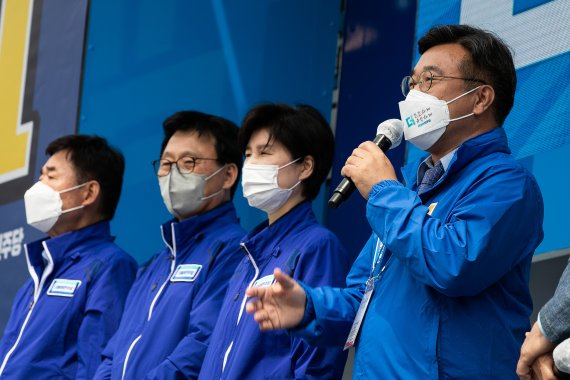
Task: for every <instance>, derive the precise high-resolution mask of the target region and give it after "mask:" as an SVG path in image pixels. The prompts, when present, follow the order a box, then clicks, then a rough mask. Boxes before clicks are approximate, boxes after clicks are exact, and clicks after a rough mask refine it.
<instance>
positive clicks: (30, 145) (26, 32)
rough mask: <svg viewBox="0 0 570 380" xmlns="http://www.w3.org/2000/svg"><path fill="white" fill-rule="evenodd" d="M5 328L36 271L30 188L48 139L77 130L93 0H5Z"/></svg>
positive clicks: (0, 84)
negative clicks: (28, 255)
mask: <svg viewBox="0 0 570 380" xmlns="http://www.w3.org/2000/svg"><path fill="white" fill-rule="evenodd" d="M0 5H1V8H0V26H1V28H0V89H1V90H0V152H1V153H0V154H1V159H0V332H3V331H4V326H5V324H6V321H7V318H8V315H9V313H10V308H11V305H12V299H13V298H14V296H15V294H16V291H17V289H19V288H20V286H22V284H23V283H24V281H25V280H26V279H28V278H29V274H28V271H27V267H26V260H25V255H24V252H23V247H22V243H24V242H30V241H33V240H35V239H38V238H41V237H42V236H43V235H42V234H41V233H40V232H39V231H37V230H34V229H33V228H31V227H28V226H27V224H26V217H25V211H24V204H23V200H22V199H23V195H24V192H25V191H26V190H27V189H28V188H29V187H30V186H31V185H32V184H33V183H34V181H37V179H38V177H39V171H40V169H41V166H42V165H43V163H44V162H45V160H46V156H45V154H44V151H45V149H46V146H47V144H48V143H49V142H50V141H51V140H53V139H55V138H56V137H59V136H62V135H65V134H71V133H75V132H76V120H77V109H78V104H79V90H80V82H81V64H82V55H83V42H84V35H85V22H86V15H87V0H77V1H67V0H49V1H48V0H3V1H1V2H0Z"/></svg>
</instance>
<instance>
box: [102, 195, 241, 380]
mask: <svg viewBox="0 0 570 380" xmlns="http://www.w3.org/2000/svg"><path fill="white" fill-rule="evenodd" d="M161 230H162V236H163V239H164V242H165V244H166V247H165V248H164V249H163V250H162V251H160V252H159V253H158V254H157V255H155V256H154V257H153V258H152V259H151V260H150V261H149V262H148V263H147V264H146V265H145V266H143V267H142V268H141V269H140V270H139V273H138V275H137V279H136V281H135V283H134V284H133V287H132V289H131V292H130V293H129V297H128V299H127V303H126V305H125V312H124V314H123V319H122V321H121V325H120V327H119V329H118V330H117V333H116V334H115V336H114V337H113V339H112V340H111V342H110V343H109V345H108V346H107V347H106V349H105V351H104V352H103V355H104V357H105V360H104V362H103V363H102V364H101V366H100V367H99V369H98V371H97V375H96V376H95V378H96V379H108V378H112V379H121V378H123V370H124V369H125V376H124V378H125V379H135V380H140V379H144V378H148V379H178V378H184V379H185V378H190V379H192V378H197V377H198V371H199V370H200V366H201V364H202V359H203V358H204V354H205V353H206V348H207V345H208V341H209V338H210V334H211V331H212V329H213V327H214V324H215V323H216V319H217V316H218V313H219V310H220V306H221V303H222V300H223V297H224V294H225V291H226V288H227V284H228V279H229V278H230V277H231V275H232V273H233V272H234V269H235V267H236V265H237V263H238V262H239V260H240V259H241V258H243V253H241V251H240V249H239V241H240V239H241V238H242V237H243V236H244V235H245V231H244V230H243V229H242V228H241V226H240V225H239V222H238V219H237V216H236V213H235V209H234V206H233V204H232V203H231V202H227V203H224V204H222V205H221V206H219V207H217V208H215V209H213V210H210V211H208V212H206V213H203V214H200V215H196V216H194V217H192V218H190V219H187V220H184V221H182V222H176V221H169V222H167V223H165V224H163V225H162V226H161ZM127 357H128V360H127Z"/></svg>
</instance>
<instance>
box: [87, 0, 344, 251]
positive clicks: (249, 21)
mask: <svg viewBox="0 0 570 380" xmlns="http://www.w3.org/2000/svg"><path fill="white" fill-rule="evenodd" d="M341 21H342V18H341V3H340V1H330V0H286V1H284V0H271V1H266V0H246V1H239V2H235V1H221V0H212V1H201V2H198V1H186V0H170V1H162V2H160V5H159V3H157V2H156V1H150V0H137V1H134V0H132V1H121V2H116V1H110V0H107V1H100V0H99V1H93V2H91V6H90V11H89V30H88V33H87V41H86V56H85V69H84V81H83V97H82V102H81V110H80V119H79V132H81V133H97V134H101V135H103V136H105V137H107V138H108V139H109V141H110V142H111V143H112V144H114V145H116V146H118V147H119V148H120V149H121V150H122V151H123V153H124V154H125V157H126V161H127V167H126V173H125V182H124V187H123V195H122V197H121V202H120V204H119V208H118V210H117V214H116V217H115V220H114V222H113V224H112V228H113V232H114V233H115V234H116V235H117V242H118V243H119V244H120V245H121V246H123V247H124V248H125V249H126V250H127V251H128V252H129V253H131V254H132V255H133V256H134V257H135V258H136V259H137V260H138V261H139V262H142V261H145V260H146V259H147V258H148V257H150V255H151V254H153V253H154V252H156V251H157V250H158V249H160V248H161V245H162V242H161V239H160V233H159V229H158V226H159V224H160V223H163V222H164V221H166V220H167V219H168V218H170V216H169V214H168V212H167V211H166V209H165V207H164V204H163V202H162V198H161V197H160V192H159V188H158V181H157V179H156V176H155V175H154V173H153V171H152V168H151V164H150V163H151V161H152V160H154V159H157V158H159V153H160V144H161V142H162V121H163V120H164V119H165V118H166V117H167V116H169V115H170V114H172V113H174V112H176V111H178V110H182V109H196V110H200V111H204V112H208V113H213V114H216V115H220V116H223V117H226V118H228V119H230V120H233V121H235V122H236V123H238V124H239V123H240V121H241V119H242V118H243V116H244V115H245V113H246V111H247V110H248V109H249V108H250V107H252V106H254V105H255V104H257V103H259V102H265V101H271V102H286V103H308V104H311V105H313V106H315V107H316V108H317V109H319V110H320V111H321V112H322V113H323V115H324V116H325V117H326V118H327V119H328V118H329V117H330V114H331V102H332V89H333V87H334V84H335V78H334V75H335V62H336V45H337V34H338V31H339V28H340V27H341ZM235 204H236V206H237V210H238V215H239V216H240V217H241V221H242V224H243V225H244V227H245V228H246V229H250V228H251V227H253V226H255V225H256V224H257V223H259V222H260V221H261V220H262V219H263V218H264V214H263V213H261V212H258V211H257V210H253V209H251V208H250V207H249V206H247V202H246V201H245V199H244V198H243V197H242V193H241V187H240V188H239V190H238V192H237V193H236V195H235ZM323 205H324V198H323V197H321V198H320V199H319V200H318V201H317V202H315V208H316V211H317V213H318V214H319V215H320V216H321V220H322V215H323V211H322V210H323Z"/></svg>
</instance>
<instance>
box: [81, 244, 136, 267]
mask: <svg viewBox="0 0 570 380" xmlns="http://www.w3.org/2000/svg"><path fill="white" fill-rule="evenodd" d="M88 255H90V256H92V258H93V260H95V261H100V262H102V263H103V264H105V265H109V266H113V265H128V266H131V267H135V268H136V267H137V266H138V264H137V262H136V260H135V259H134V258H133V257H132V256H131V255H130V254H128V253H127V252H126V251H125V250H123V249H122V248H121V247H120V246H118V245H117V244H115V243H114V242H105V243H101V244H99V245H97V246H96V247H94V248H92V249H91V252H88Z"/></svg>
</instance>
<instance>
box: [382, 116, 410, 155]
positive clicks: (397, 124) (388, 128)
mask: <svg viewBox="0 0 570 380" xmlns="http://www.w3.org/2000/svg"><path fill="white" fill-rule="evenodd" d="M403 134H404V123H402V120H400V119H388V120H386V121H383V122H382V123H380V125H378V129H377V130H376V135H384V136H386V137H387V138H388V139H390V141H391V142H392V146H390V149H393V148H395V147H397V146H398V145H400V143H401V142H402V135H403Z"/></svg>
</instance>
